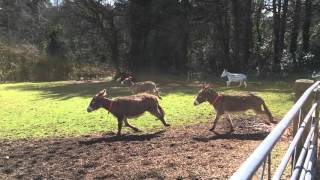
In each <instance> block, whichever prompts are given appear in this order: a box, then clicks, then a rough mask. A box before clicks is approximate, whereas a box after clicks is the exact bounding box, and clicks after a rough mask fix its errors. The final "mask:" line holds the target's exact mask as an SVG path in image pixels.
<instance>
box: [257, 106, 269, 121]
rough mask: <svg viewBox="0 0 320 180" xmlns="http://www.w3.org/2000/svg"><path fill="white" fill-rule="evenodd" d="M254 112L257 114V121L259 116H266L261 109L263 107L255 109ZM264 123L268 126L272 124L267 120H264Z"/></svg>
mask: <svg viewBox="0 0 320 180" xmlns="http://www.w3.org/2000/svg"><path fill="white" fill-rule="evenodd" d="M254 111H255V113H256V116H255V117H254V118H255V120H256V118H257V116H258V115H264V114H265V112H264V111H263V110H262V108H261V105H260V106H259V107H257V108H255V109H254ZM264 117H265V116H264ZM263 121H264V122H265V123H266V124H268V125H269V124H270V122H269V121H268V120H265V118H263Z"/></svg>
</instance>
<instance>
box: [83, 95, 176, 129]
mask: <svg viewBox="0 0 320 180" xmlns="http://www.w3.org/2000/svg"><path fill="white" fill-rule="evenodd" d="M106 96H107V92H106V90H105V89H104V90H102V91H100V92H99V93H98V94H96V95H95V96H94V97H93V98H92V100H91V102H90V104H89V106H88V108H87V111H88V112H92V111H94V110H97V109H99V108H104V109H106V110H107V111H109V112H110V113H111V114H112V115H114V116H115V117H116V118H117V119H118V133H117V135H121V128H122V125H123V123H124V124H125V126H127V127H130V128H131V129H132V130H134V131H139V129H138V128H136V127H133V126H131V125H130V124H129V123H128V120H127V119H128V118H134V117H138V116H140V115H142V114H143V113H145V112H146V111H148V112H149V113H151V114H152V115H154V116H155V117H157V118H158V119H160V120H161V122H162V123H163V125H164V126H170V125H169V124H167V123H166V121H165V119H164V111H163V109H162V108H161V106H160V105H159V103H158V99H157V97H156V96H154V95H151V94H137V95H132V96H124V97H119V98H116V99H108V98H106Z"/></svg>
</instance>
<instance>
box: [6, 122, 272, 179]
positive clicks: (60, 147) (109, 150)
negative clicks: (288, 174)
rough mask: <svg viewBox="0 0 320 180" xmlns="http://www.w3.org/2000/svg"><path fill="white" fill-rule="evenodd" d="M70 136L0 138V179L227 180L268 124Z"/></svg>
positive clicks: (254, 123)
mask: <svg viewBox="0 0 320 180" xmlns="http://www.w3.org/2000/svg"><path fill="white" fill-rule="evenodd" d="M234 125H235V132H233V133H228V124H227V122H226V121H224V122H222V121H221V124H220V125H219V127H218V129H217V132H218V133H219V134H215V133H213V132H210V131H208V129H209V128H210V127H211V123H204V124H198V125H193V126H189V127H180V128H168V129H163V130H158V131H157V130H154V131H153V132H141V133H139V134H135V133H133V132H132V133H127V134H124V135H123V136H122V137H116V136H115V134H114V133H111V132H110V133H105V134H95V135H90V136H83V137H76V138H60V139H45V140H19V141H1V142H0V179H45V178H46V179H227V178H228V177H230V176H231V175H232V174H233V173H234V172H235V171H236V169H237V168H238V167H239V166H240V164H241V163H242V162H243V161H244V160H245V159H246V158H247V157H248V156H249V154H250V153H252V152H253V150H254V149H255V148H256V147H257V146H258V144H259V143H260V142H261V141H262V140H263V139H264V138H265V137H266V136H267V135H268V133H269V132H270V131H271V129H272V127H273V126H274V125H266V124H264V123H263V121H259V120H254V119H253V118H249V119H247V118H246V119H245V118H241V117H240V118H238V119H237V120H236V121H234Z"/></svg>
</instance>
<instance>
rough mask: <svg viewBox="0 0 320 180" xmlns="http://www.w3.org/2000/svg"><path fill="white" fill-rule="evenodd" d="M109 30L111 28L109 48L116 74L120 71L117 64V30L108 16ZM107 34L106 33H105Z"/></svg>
mask: <svg viewBox="0 0 320 180" xmlns="http://www.w3.org/2000/svg"><path fill="white" fill-rule="evenodd" d="M110 30H111V37H110V38H111V39H110V42H111V43H110V49H111V61H112V64H113V66H114V68H115V69H116V74H118V73H120V66H119V47H118V44H119V43H118V32H117V29H116V27H115V26H114V19H113V17H111V18H110ZM107 34H108V33H107Z"/></svg>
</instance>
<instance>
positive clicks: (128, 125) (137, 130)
mask: <svg viewBox="0 0 320 180" xmlns="http://www.w3.org/2000/svg"><path fill="white" fill-rule="evenodd" d="M124 125H125V126H126V127H129V128H131V129H132V130H134V131H135V132H139V131H140V130H139V129H138V128H136V127H134V126H131V125H130V124H129V123H128V120H127V118H124Z"/></svg>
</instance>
